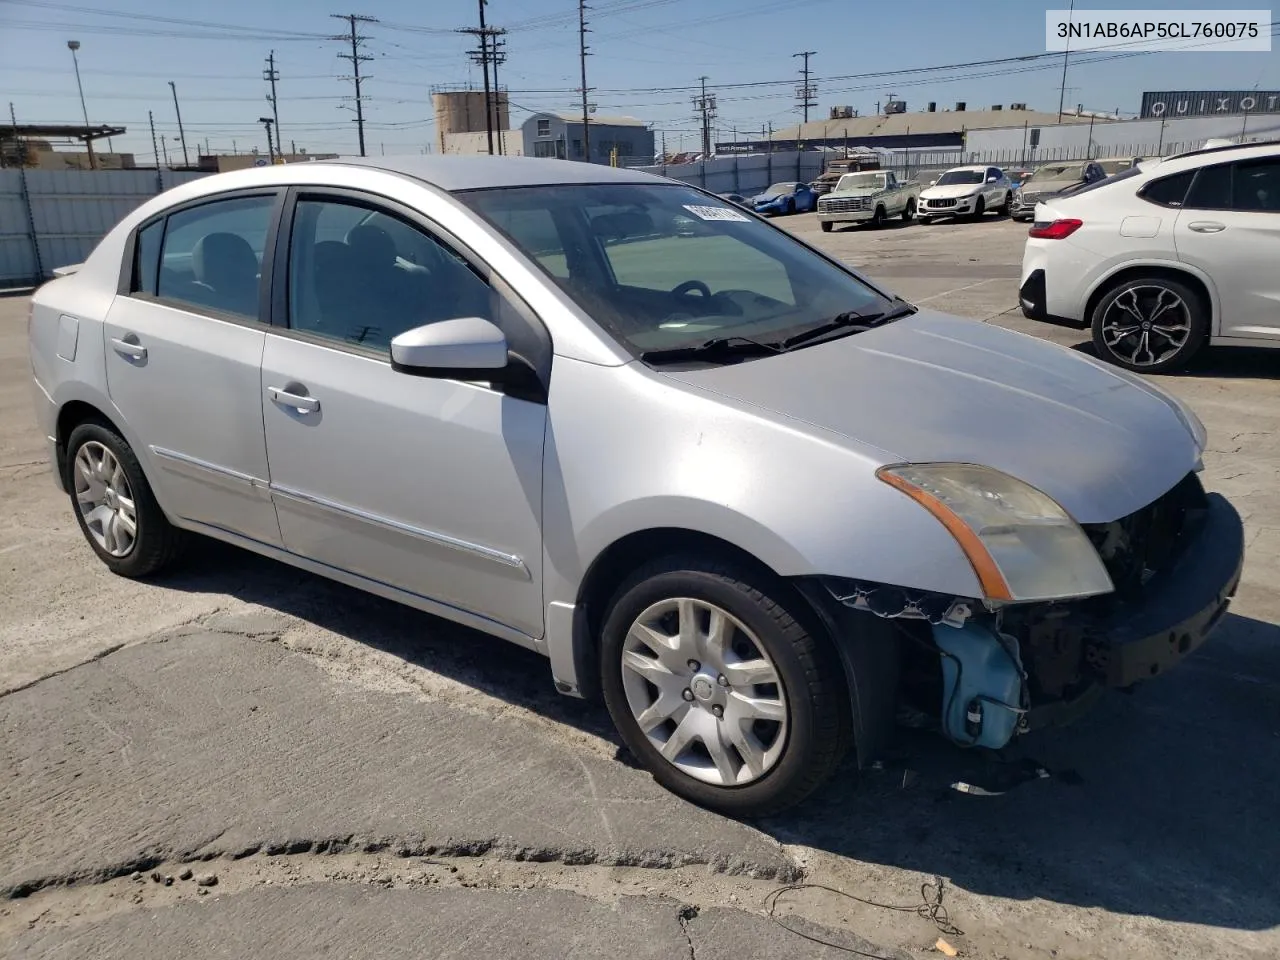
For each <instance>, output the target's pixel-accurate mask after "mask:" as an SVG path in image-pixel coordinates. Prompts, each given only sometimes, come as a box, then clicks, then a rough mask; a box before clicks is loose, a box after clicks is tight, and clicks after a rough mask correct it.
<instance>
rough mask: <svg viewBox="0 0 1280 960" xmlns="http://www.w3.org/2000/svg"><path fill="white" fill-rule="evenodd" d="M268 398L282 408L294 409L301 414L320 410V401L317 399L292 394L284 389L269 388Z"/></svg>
mask: <svg viewBox="0 0 1280 960" xmlns="http://www.w3.org/2000/svg"><path fill="white" fill-rule="evenodd" d="M267 396H269V397H270V398H271V399H272V400H274V401H275V402H276V403H278V404H280V405H281V406H285V407H292V408H293V409H294V410H297V411H298V412H299V413H315V412H316V411H317V410H319V409H320V401H319V400H317V399H316V398H315V397H308V396H304V395H302V394H300V393H290V392H289V391H288V390H286V389H284V387H267Z"/></svg>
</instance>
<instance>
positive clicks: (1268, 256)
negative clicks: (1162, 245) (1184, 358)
mask: <svg viewBox="0 0 1280 960" xmlns="http://www.w3.org/2000/svg"><path fill="white" fill-rule="evenodd" d="M1173 239H1174V244H1175V246H1176V247H1177V251H1178V258H1179V259H1181V260H1184V261H1186V262H1187V263H1190V264H1192V265H1194V266H1196V267H1198V268H1199V269H1200V270H1202V271H1203V272H1204V273H1205V274H1206V275H1207V276H1209V277H1211V278H1212V280H1213V283H1214V286H1215V288H1216V289H1217V294H1218V303H1219V308H1220V316H1219V321H1220V322H1219V328H1218V330H1217V335H1218V336H1223V337H1248V338H1263V339H1268V340H1276V339H1280V271H1277V270H1276V264H1277V263H1280V157H1265V158H1262V159H1258V160H1245V161H1239V162H1237V163H1223V164H1216V165H1214V166H1209V167H1203V168H1201V169H1200V170H1199V171H1198V172H1197V173H1196V177H1195V180H1193V181H1192V184H1191V189H1190V190H1189V191H1188V192H1187V196H1186V199H1185V201H1184V202H1183V205H1182V210H1181V211H1179V213H1178V218H1177V220H1176V221H1175V223H1174V228H1173Z"/></svg>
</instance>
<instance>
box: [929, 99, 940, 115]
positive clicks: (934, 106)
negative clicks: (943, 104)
mask: <svg viewBox="0 0 1280 960" xmlns="http://www.w3.org/2000/svg"><path fill="white" fill-rule="evenodd" d="M937 110H938V105H937V104H936V103H934V102H933V101H932V100H930V101H929V113H936V112H937Z"/></svg>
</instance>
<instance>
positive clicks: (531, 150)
mask: <svg viewBox="0 0 1280 960" xmlns="http://www.w3.org/2000/svg"><path fill="white" fill-rule="evenodd" d="M589 126H590V129H589V131H588V133H589V136H588V137H586V138H584V137H583V135H582V114H580V113H579V114H572V113H535V114H534V115H533V116H531V117H530V118H529V119H528V120H526V121H525V122H524V123H523V124H522V125H521V131H522V133H523V140H524V154H525V156H526V157H556V158H559V159H561V160H589V161H590V162H591V163H615V162H616V163H617V164H618V165H619V166H621V165H624V164H625V163H626V162H627V161H634V160H636V159H643V160H644V161H645V162H651V161H652V160H653V153H654V150H653V131H652V130H650V129H649V127H648V126H647V125H646V124H645V122H644V121H643V120H636V119H635V118H634V117H600V116H593V117H591V120H590V125H589ZM584 139H586V140H590V143H591V156H589V157H588V156H585V155H584V153H583V142H584Z"/></svg>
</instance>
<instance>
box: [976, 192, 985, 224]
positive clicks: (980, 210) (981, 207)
mask: <svg viewBox="0 0 1280 960" xmlns="http://www.w3.org/2000/svg"><path fill="white" fill-rule="evenodd" d="M986 212H987V204H986V200H984V199H983V198H982V197H979V198H978V202H977V203H975V204H974V205H973V219H975V220H981V219H982V215H983V214H984V213H986Z"/></svg>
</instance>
